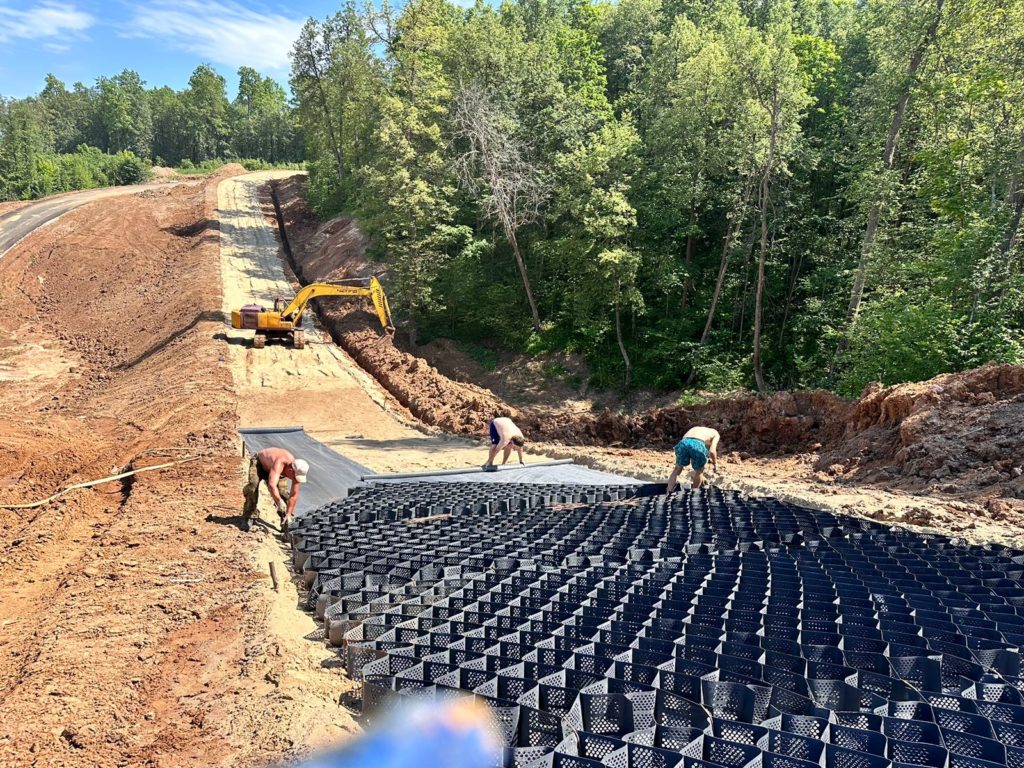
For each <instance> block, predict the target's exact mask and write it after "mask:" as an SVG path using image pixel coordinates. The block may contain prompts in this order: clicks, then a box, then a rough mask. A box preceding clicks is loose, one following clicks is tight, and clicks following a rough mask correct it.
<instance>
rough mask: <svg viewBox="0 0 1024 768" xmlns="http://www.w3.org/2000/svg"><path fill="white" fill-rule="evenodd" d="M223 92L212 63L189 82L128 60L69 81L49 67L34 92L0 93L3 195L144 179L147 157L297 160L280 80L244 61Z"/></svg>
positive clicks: (254, 162) (187, 165) (298, 141)
mask: <svg viewBox="0 0 1024 768" xmlns="http://www.w3.org/2000/svg"><path fill="white" fill-rule="evenodd" d="M238 79H239V85H238V93H237V95H236V97H235V99H234V100H233V101H229V100H228V95H227V85H226V82H225V80H224V78H223V77H222V76H221V75H219V74H217V72H216V71H215V70H214V69H213V68H212V67H210V66H208V65H202V66H199V67H197V68H196V69H195V71H194V72H193V73H192V76H191V77H190V78H189V82H188V87H187V88H185V89H184V90H181V91H175V90H174V89H172V88H169V87H166V86H164V87H162V88H147V87H146V83H145V82H144V81H143V80H142V79H141V78H140V77H139V75H138V73H136V72H134V71H132V70H130V69H126V70H124V71H123V72H121V73H120V74H118V75H115V76H113V77H101V78H99V79H98V80H97V81H96V83H95V85H93V86H88V87H87V86H85V85H83V84H82V83H75V84H74V86H72V87H71V88H70V89H69V88H68V87H67V86H66V85H65V84H64V83H63V82H61V81H60V80H58V79H57V78H55V77H53V76H52V75H50V76H48V77H47V78H46V83H45V86H44V87H43V89H42V91H40V92H39V94H38V95H36V96H33V97H30V98H26V99H3V98H0V201H3V200H19V199H32V198H37V197H42V196H44V195H50V194H53V193H56V192H66V191H69V190H74V189H90V188H92V187H101V186H107V185H112V184H134V183H137V182H139V181H144V180H145V179H146V178H147V177H148V175H149V173H150V167H151V166H152V165H154V164H155V165H171V166H180V167H182V168H183V170H186V171H187V170H190V169H191V168H194V167H199V168H201V167H203V166H204V165H208V164H210V163H211V162H221V161H223V160H225V159H232V160H242V159H245V160H247V161H249V162H247V163H246V164H247V165H250V166H260V165H263V164H279V163H297V162H301V160H302V156H303V149H302V137H301V135H300V133H299V131H298V128H297V125H296V122H295V113H294V110H292V108H291V106H290V105H289V103H288V97H287V94H286V92H285V90H284V88H283V87H281V85H280V84H279V83H277V82H275V81H274V80H273V79H271V78H269V77H263V76H262V75H260V74H259V73H258V72H256V71H255V70H253V69H251V68H249V67H242V68H241V69H240V70H239V71H238Z"/></svg>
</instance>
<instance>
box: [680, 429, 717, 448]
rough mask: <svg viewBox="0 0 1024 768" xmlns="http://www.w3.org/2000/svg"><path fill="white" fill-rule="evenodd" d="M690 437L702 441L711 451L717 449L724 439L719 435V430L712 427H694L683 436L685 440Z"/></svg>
mask: <svg viewBox="0 0 1024 768" xmlns="http://www.w3.org/2000/svg"><path fill="white" fill-rule="evenodd" d="M688 437H692V438H694V439H695V440H700V441H701V442H702V443H704V445H706V446H707V447H708V450H709V451H710V450H714V449H717V448H718V441H719V440H721V439H722V436H721V435H720V434H718V430H717V429H712V428H711V427H693V428H691V429H690V430H689V431H688V432H687V433H686V434H685V435H683V440H685V439H686V438H688Z"/></svg>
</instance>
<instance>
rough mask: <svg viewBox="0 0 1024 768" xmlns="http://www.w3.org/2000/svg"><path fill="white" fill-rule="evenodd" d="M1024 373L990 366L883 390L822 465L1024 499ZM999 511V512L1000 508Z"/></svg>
mask: <svg viewBox="0 0 1024 768" xmlns="http://www.w3.org/2000/svg"><path fill="white" fill-rule="evenodd" d="M1022 425H1024V367H1021V366H1014V365H996V364H991V365H986V366H983V367H981V368H976V369H974V370H972V371H966V372H964V373H958V374H947V375H944V376H938V377H936V378H934V379H931V380H930V381H925V382H919V383H912V384H900V385H898V386H893V387H885V388H883V387H879V386H875V387H872V388H869V389H868V390H867V391H865V393H864V395H863V396H862V397H861V399H860V400H859V401H858V402H857V403H856V404H855V405H854V407H853V409H852V410H851V412H850V414H849V415H848V416H847V418H846V420H845V424H844V430H843V432H842V434H841V435H840V437H839V439H838V440H836V441H834V442H833V443H831V444H830V445H829V446H828V448H827V450H826V451H825V452H823V454H822V455H821V458H820V460H819V462H818V466H819V468H821V469H826V470H828V471H830V472H833V473H835V474H837V475H840V476H842V477H844V478H847V479H851V480H857V481H859V482H876V483H892V482H898V483H899V484H900V485H901V487H904V488H908V489H921V490H929V491H937V492H941V493H973V492H981V491H985V490H990V491H991V490H998V492H999V493H1000V494H1001V495H1002V496H1003V497H1005V498H1007V499H1018V500H1019V499H1024V477H1022V475H1024V426H1022ZM997 506H998V505H997Z"/></svg>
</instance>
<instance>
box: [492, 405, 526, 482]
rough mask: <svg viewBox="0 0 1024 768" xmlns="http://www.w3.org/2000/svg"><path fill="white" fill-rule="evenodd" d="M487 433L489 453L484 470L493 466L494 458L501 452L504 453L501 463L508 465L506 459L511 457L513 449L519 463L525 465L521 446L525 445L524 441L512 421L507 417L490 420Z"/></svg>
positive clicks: (521, 433) (520, 431)
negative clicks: (489, 438)
mask: <svg viewBox="0 0 1024 768" xmlns="http://www.w3.org/2000/svg"><path fill="white" fill-rule="evenodd" d="M488 432H489V433H490V436H491V452H490V453H489V454H488V455H487V463H486V464H484V469H488V468H490V467H493V466H494V457H495V456H497V455H498V451H502V450H503V451H505V460H504V461H502V462H501V463H502V464H508V457H509V456H511V455H512V449H513V448H515V450H516V453H518V454H519V463H520V464H525V462H524V461H523V446H524V445H526V439H525V438H524V437H523V432H522V430H520V429H519V427H517V426H516V423H515V422H514V421H512V419H510V418H508V417H507V416H499V417H498V418H496V419H491V424H490V427H488Z"/></svg>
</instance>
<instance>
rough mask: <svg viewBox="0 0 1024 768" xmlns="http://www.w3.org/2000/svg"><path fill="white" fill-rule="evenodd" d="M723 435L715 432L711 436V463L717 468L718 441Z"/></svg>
mask: <svg viewBox="0 0 1024 768" xmlns="http://www.w3.org/2000/svg"><path fill="white" fill-rule="evenodd" d="M721 437H722V436H721V435H720V434H718V433H717V432H715V436H714V437H713V438H711V448H710V449H709V450H708V455H709V456H710V457H711V463H712V464H713V465H714V467H715V469H718V441H719V440H720V439H721Z"/></svg>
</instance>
